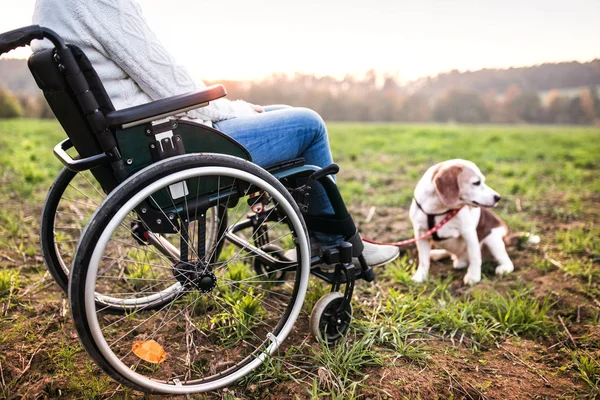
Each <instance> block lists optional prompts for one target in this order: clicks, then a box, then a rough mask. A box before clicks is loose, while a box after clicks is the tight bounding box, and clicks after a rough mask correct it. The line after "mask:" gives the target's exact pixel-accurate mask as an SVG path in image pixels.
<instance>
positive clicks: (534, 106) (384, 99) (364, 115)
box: [0, 59, 600, 124]
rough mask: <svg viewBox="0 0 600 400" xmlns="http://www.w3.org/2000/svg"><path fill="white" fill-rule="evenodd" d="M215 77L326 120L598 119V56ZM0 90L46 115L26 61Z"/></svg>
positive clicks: (9, 70)
mask: <svg viewBox="0 0 600 400" xmlns="http://www.w3.org/2000/svg"><path fill="white" fill-rule="evenodd" d="M206 83H207V84H210V83H211V82H206ZM212 83H217V82H212ZM218 83H223V84H224V85H225V87H226V88H227V90H228V92H229V95H228V98H230V99H239V98H241V99H244V100H247V101H249V102H251V103H255V104H290V105H294V106H305V107H309V108H312V109H314V110H315V111H317V112H319V113H320V114H321V115H322V116H323V118H324V119H325V120H330V121H397V122H429V121H437V122H459V123H549V124H553V123H554V124H600V99H599V95H600V92H599V89H600V59H596V60H593V61H590V62H586V63H580V62H563V63H549V64H542V65H538V66H532V67H520V68H509V69H482V70H479V71H467V72H459V71H450V72H444V73H440V74H438V75H437V76H435V77H427V78H422V79H419V80H417V81H414V82H410V83H408V84H401V83H400V82H399V80H398V79H397V77H394V76H390V75H383V74H378V73H377V72H375V71H370V72H368V73H366V74H365V75H364V76H361V77H356V76H350V75H348V76H346V77H344V78H342V79H337V78H333V77H330V76H323V77H318V76H314V75H306V74H295V75H291V76H290V75H286V74H278V73H275V74H272V75H270V76H269V77H267V78H265V79H263V80H260V81H249V82H240V81H219V82H218ZM0 89H2V90H0V118H2V117H10V116H29V117H48V116H50V115H51V113H50V112H49V110H48V109H47V107H46V106H45V104H44V102H43V99H42V98H41V97H40V94H39V90H38V89H37V87H36V86H35V83H34V82H33V80H32V78H31V76H30V74H29V71H28V69H27V66H26V62H25V61H24V60H0ZM7 104H8V105H7Z"/></svg>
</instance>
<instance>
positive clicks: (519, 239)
mask: <svg viewBox="0 0 600 400" xmlns="http://www.w3.org/2000/svg"><path fill="white" fill-rule="evenodd" d="M540 241H541V238H540V237H539V236H538V235H534V234H532V233H529V232H517V233H513V234H510V235H506V236H504V244H505V245H506V246H507V247H522V246H523V245H524V244H525V243H530V244H538V243H540Z"/></svg>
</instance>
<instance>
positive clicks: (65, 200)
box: [40, 168, 227, 308]
mask: <svg viewBox="0 0 600 400" xmlns="http://www.w3.org/2000/svg"><path fill="white" fill-rule="evenodd" d="M105 198H106V194H105V193H104V191H103V190H102V187H101V186H100V184H98V182H97V181H96V180H95V178H94V176H93V175H92V174H91V173H90V172H89V171H83V172H73V171H71V170H69V169H66V168H63V169H62V170H61V171H60V173H59V174H58V176H57V177H56V179H55V180H54V183H53V184H52V186H51V187H50V189H49V190H48V194H47V196H46V201H45V202H44V207H43V209H42V219H41V224H40V242H41V248H42V255H43V258H44V262H45V264H46V267H47V269H48V271H49V272H50V275H51V276H52V278H54V280H55V282H56V283H57V284H58V286H60V288H61V289H62V290H64V291H65V293H66V292H67V288H68V285H69V269H70V268H71V264H72V262H73V257H74V255H75V250H76V248H77V244H78V243H79V239H80V238H81V233H82V232H83V229H84V228H85V226H86V225H87V223H88V221H89V220H90V217H91V216H92V214H93V213H94V211H96V209H98V207H100V204H101V203H102V201H103V200H104V199H105ZM226 218H227V210H226V209H225V208H221V209H218V210H217V209H211V210H209V211H208V216H207V230H208V232H207V247H211V246H212V245H213V244H214V243H216V241H217V237H219V236H220V235H222V234H223V231H222V230H221V232H218V229H219V227H223V228H224V227H225V226H226V223H220V221H221V220H224V219H225V220H226ZM218 250H219V251H220V248H219V249H218ZM219 251H217V252H216V253H215V256H217V257H218V254H219ZM117 308H118V307H117Z"/></svg>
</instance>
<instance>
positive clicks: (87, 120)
mask: <svg viewBox="0 0 600 400" xmlns="http://www.w3.org/2000/svg"><path fill="white" fill-rule="evenodd" d="M68 47H69V50H70V51H71V53H72V54H73V56H74V58H75V61H76V62H77V64H78V65H79V68H80V70H81V73H80V74H75V75H71V76H68V77H67V76H65V75H64V74H63V73H62V71H61V66H60V60H58V59H57V58H56V51H55V49H54V48H50V49H46V50H42V51H40V52H37V53H35V54H33V55H32V56H31V57H30V58H29V61H28V66H29V69H30V71H31V73H32V75H33V77H34V79H35V81H36V83H37V85H38V87H39V88H40V89H41V90H42V91H43V92H44V97H45V98H46V101H47V102H48V105H49V106H50V108H51V109H52V111H53V112H54V115H55V116H56V118H57V119H58V121H59V123H60V124H61V125H62V127H63V129H64V130H65V132H66V133H67V136H68V137H69V139H71V142H72V143H73V146H74V147H75V150H77V153H78V154H79V156H81V157H90V156H93V155H96V154H100V153H102V152H103V146H102V143H100V140H101V138H100V137H99V136H98V135H97V134H96V133H95V132H98V131H99V129H100V128H102V127H98V126H97V125H98V121H99V120H100V121H104V118H97V117H98V115H95V114H97V113H102V114H103V115H102V117H104V116H106V114H107V113H109V112H110V111H113V110H114V107H113V104H112V102H111V101H110V98H109V97H108V94H107V93H106V90H105V89H104V86H103V85H102V82H101V81H100V78H99V77H98V74H97V73H96V71H95V70H94V68H93V67H92V64H91V62H90V61H89V60H88V58H87V57H86V55H85V54H84V53H83V51H81V50H80V49H79V48H78V47H76V46H73V45H69V46H68ZM75 79H79V80H81V79H83V80H85V81H87V84H88V86H89V89H90V90H89V91H88V92H86V93H82V94H80V95H79V96H76V95H75V94H74V93H73V91H72V90H71V88H70V85H69V84H68V81H67V80H75ZM78 97H79V98H78ZM94 102H95V103H94ZM82 103H83V104H90V109H92V108H94V109H96V112H87V113H86V112H84V110H82V108H81V104H82ZM96 104H97V107H96ZM100 123H102V122H100ZM94 124H95V126H94ZM104 128H106V126H104ZM92 173H93V174H94V176H95V177H96V179H98V181H99V182H100V184H101V185H102V187H103V188H104V190H105V191H107V192H108V191H110V190H112V189H113V188H114V187H115V186H116V184H117V180H116V178H115V177H114V174H113V172H112V170H111V168H110V167H109V166H107V165H103V166H100V167H97V168H94V169H93V170H92Z"/></svg>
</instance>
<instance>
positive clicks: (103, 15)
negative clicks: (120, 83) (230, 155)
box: [77, 0, 255, 122]
mask: <svg viewBox="0 0 600 400" xmlns="http://www.w3.org/2000/svg"><path fill="white" fill-rule="evenodd" d="M77 3H78V5H80V6H81V7H83V8H84V9H83V10H82V13H81V15H82V16H84V17H83V19H84V21H83V23H84V24H85V25H87V28H88V29H89V30H90V32H91V34H92V35H93V37H95V38H96V39H98V41H99V42H100V43H101V45H102V46H103V48H104V50H105V51H106V52H107V54H108V55H109V56H110V58H111V59H112V60H113V61H114V62H115V63H116V64H118V65H119V66H120V67H121V68H122V69H123V70H124V71H125V72H126V73H127V74H128V75H129V76H130V77H131V78H132V79H133V80H134V81H135V82H136V83H137V84H138V85H139V86H140V88H141V89H142V90H143V91H144V92H145V93H146V94H148V96H150V98H151V99H153V100H159V99H163V98H166V97H171V96H175V95H178V94H182V93H187V92H191V91H194V90H197V88H203V87H206V85H205V84H204V83H203V82H194V81H193V79H192V77H191V76H190V74H189V72H188V71H187V70H186V69H185V68H184V67H183V66H181V65H179V64H177V63H176V62H175V60H174V58H173V57H172V56H171V54H170V53H169V52H168V51H167V49H165V47H164V46H163V45H162V44H161V43H160V41H159V40H158V38H157V37H156V35H155V34H154V33H153V32H152V30H151V29H150V27H149V26H148V24H147V23H146V21H145V20H144V18H143V16H142V13H141V10H140V8H139V6H138V5H137V4H136V3H135V2H133V1H131V0H116V1H115V0H113V1H112V2H110V4H111V6H106V3H104V4H105V5H103V6H102V7H100V6H99V5H98V4H102V3H103V2H87V1H85V2H77ZM101 38H104V40H101ZM254 113H255V111H254V110H253V108H252V107H251V106H250V105H249V104H248V103H246V102H244V101H242V100H237V101H230V100H227V99H218V100H215V101H212V102H210V104H209V105H208V106H206V107H202V108H198V109H196V110H193V111H189V112H188V113H187V114H188V116H189V117H191V118H200V119H202V120H207V121H212V122H216V121H222V120H225V119H231V118H235V117H241V116H247V115H252V114H254Z"/></svg>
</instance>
